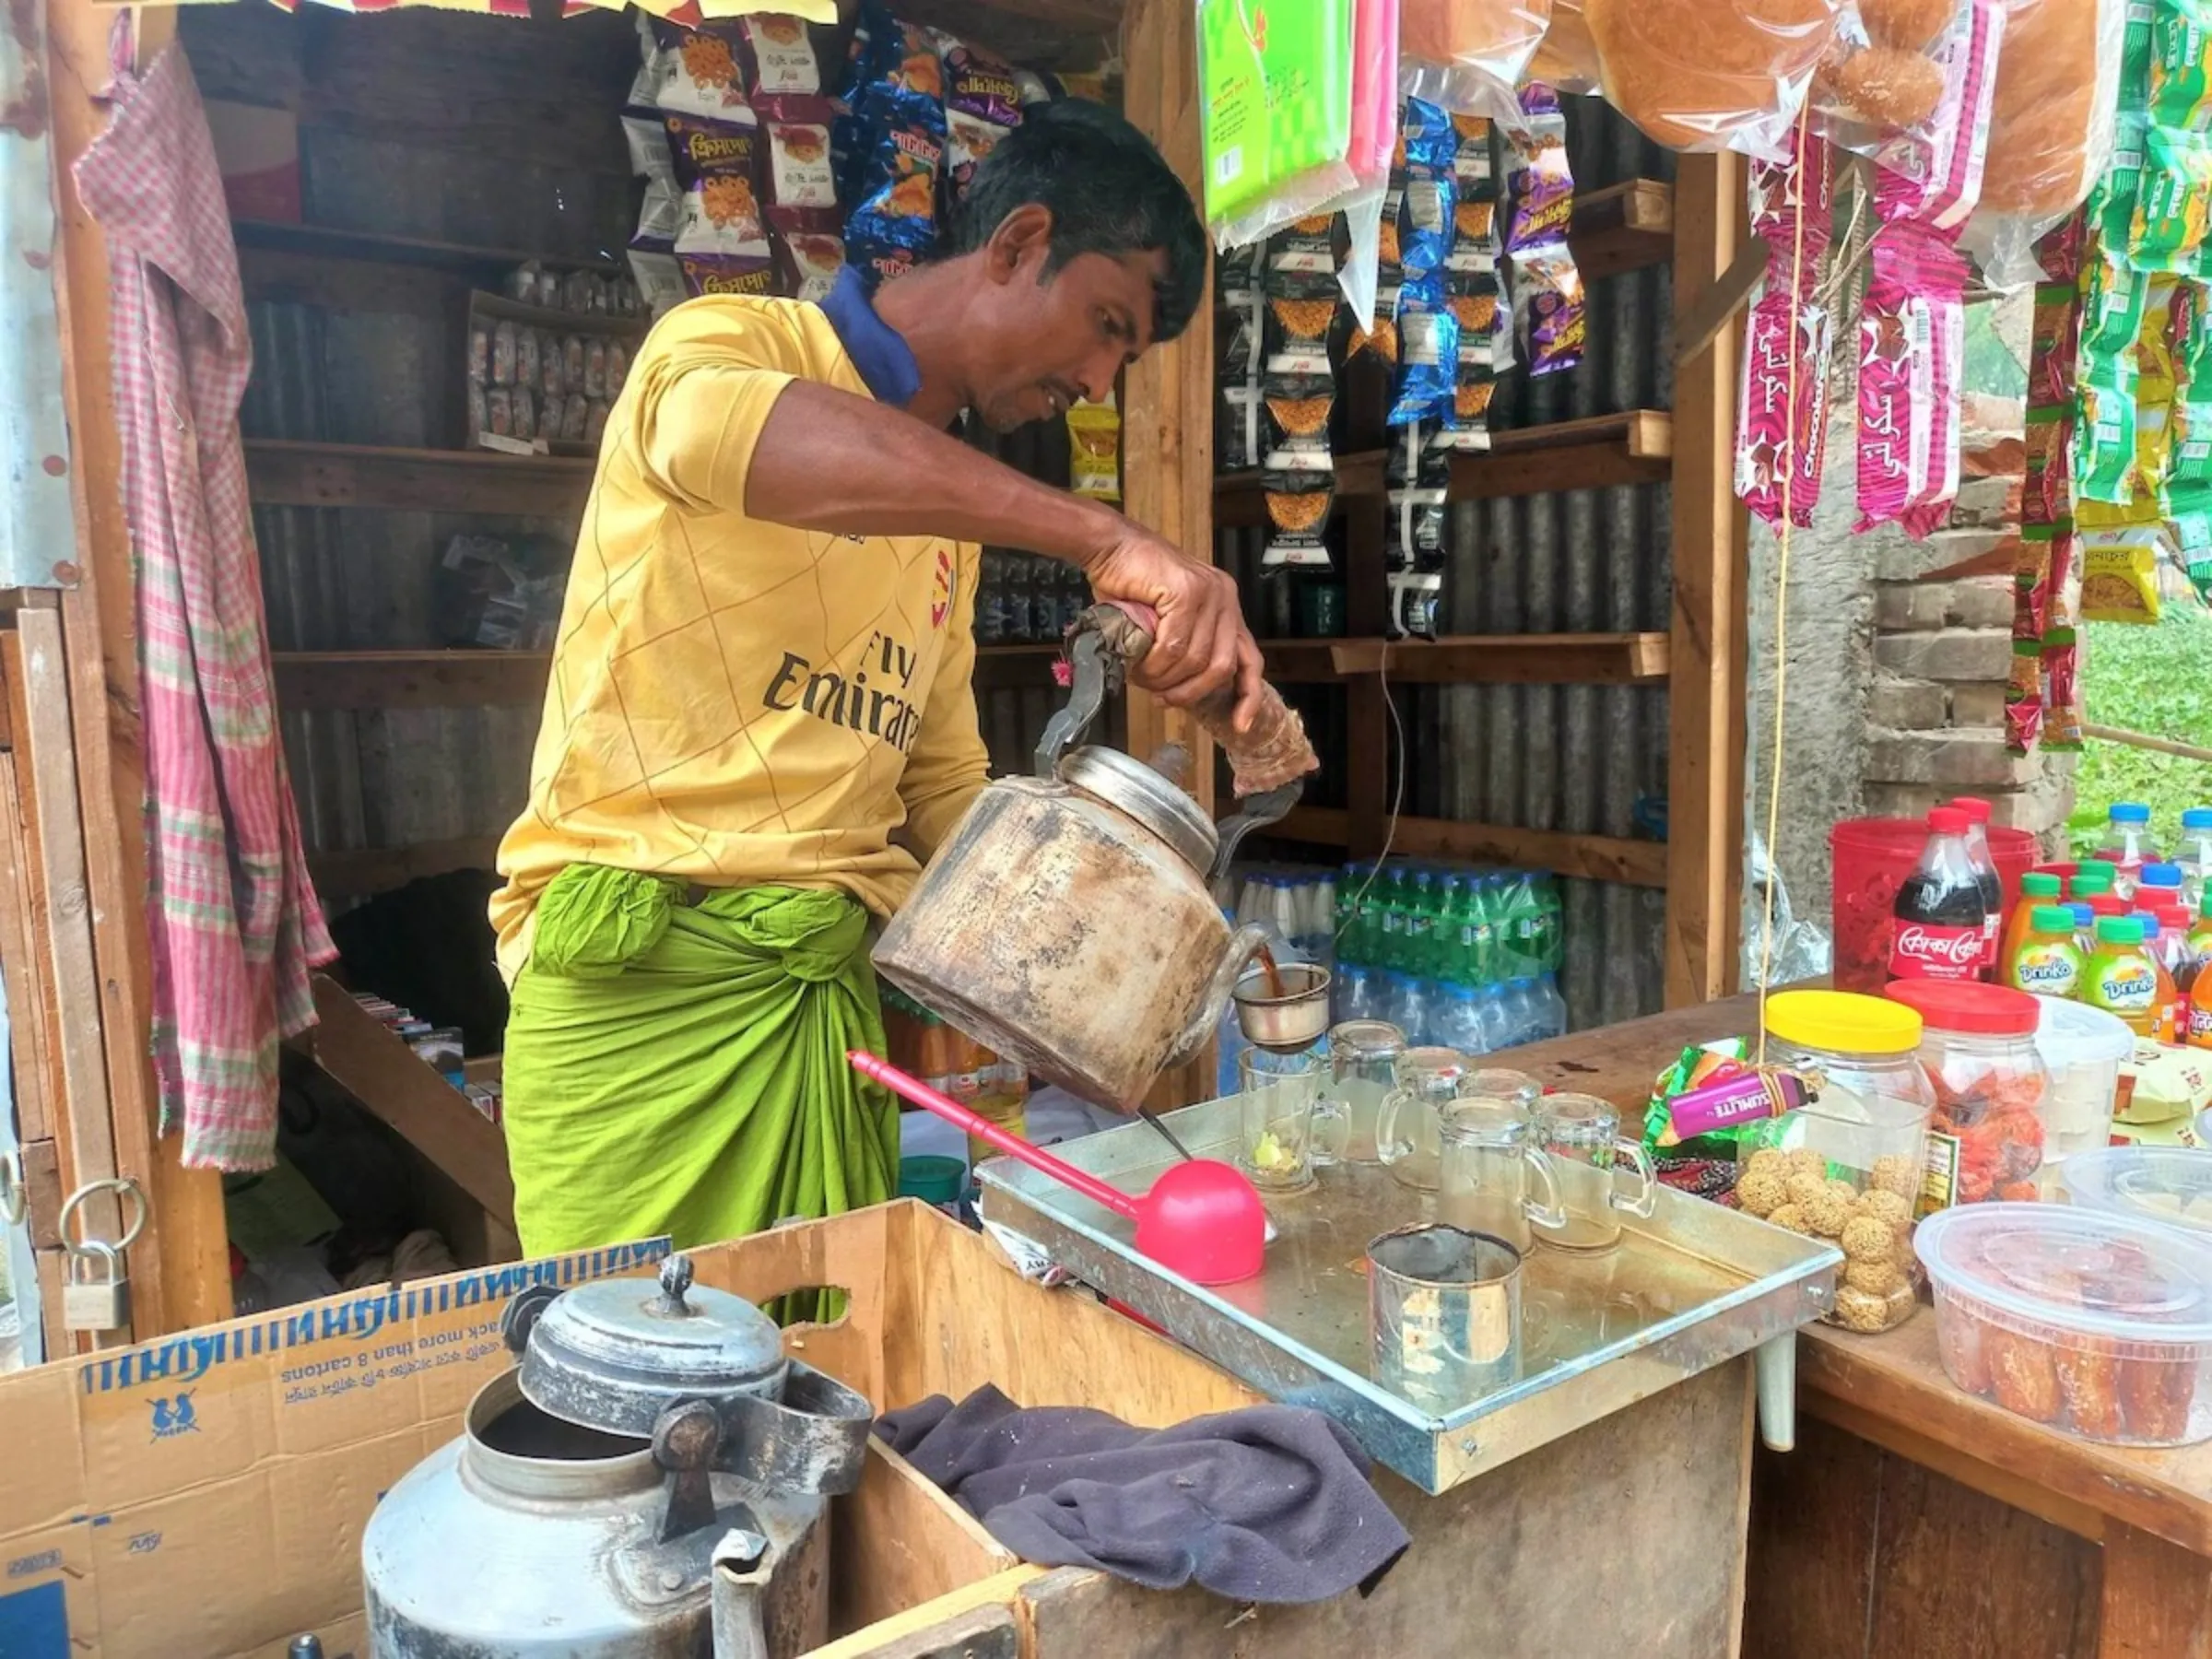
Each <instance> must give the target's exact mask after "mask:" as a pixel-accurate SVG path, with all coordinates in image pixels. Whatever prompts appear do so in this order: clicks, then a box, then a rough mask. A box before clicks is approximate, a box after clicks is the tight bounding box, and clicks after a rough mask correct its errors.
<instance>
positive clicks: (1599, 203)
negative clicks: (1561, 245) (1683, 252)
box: [1568, 179, 1675, 283]
mask: <svg viewBox="0 0 2212 1659" xmlns="http://www.w3.org/2000/svg"><path fill="white" fill-rule="evenodd" d="M1568 243H1569V245H1570V247H1571V249H1572V250H1573V253H1574V265H1575V269H1577V270H1578V271H1580V272H1581V273H1582V276H1583V281H1584V282H1585V283H1590V282H1603V281H1604V280H1605V279H1606V277H1618V276H1620V275H1622V274H1623V273H1625V272H1629V271H1641V270H1643V269H1646V268H1647V267H1649V266H1651V265H1664V264H1665V262H1666V261H1667V260H1668V259H1669V258H1670V257H1672V255H1673V253H1674V246H1675V192H1674V187H1673V186H1672V185H1671V184H1668V183H1666V182H1664V181H1662V180H1658V179H1630V180H1629V181H1627V182H1625V183H1620V184H1610V185H1607V186H1606V188H1604V189H1603V190H1593V191H1588V192H1583V191H1579V190H1578V191H1576V192H1575V195H1574V224H1573V227H1572V229H1570V230H1569V231H1568Z"/></svg>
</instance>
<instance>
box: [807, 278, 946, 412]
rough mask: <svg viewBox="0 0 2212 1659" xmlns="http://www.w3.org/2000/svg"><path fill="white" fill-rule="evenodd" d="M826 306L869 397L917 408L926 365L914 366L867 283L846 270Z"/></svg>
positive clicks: (824, 311) (901, 337)
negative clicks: (916, 401) (911, 405)
mask: <svg viewBox="0 0 2212 1659" xmlns="http://www.w3.org/2000/svg"><path fill="white" fill-rule="evenodd" d="M821 307H822V315H823V316H825V317H827V318H829V319H830V327H831V328H833V329H835V330H836V331H837V337H838V341H839V343H840V344H841V345H842V346H843V347H844V348H845V355H846V356H847V357H849V358H851V359H853V368H855V369H857V370H858V371H860V378H861V380H862V381H863V382H865V383H866V385H867V388H868V393H869V394H870V395H871V396H873V397H874V398H875V399H876V401H877V403H885V404H889V405H890V406H892V407H893V408H897V409H903V408H905V407H906V406H907V405H909V404H911V403H912V402H913V401H914V397H915V394H917V393H919V392H920V391H921V390H922V366H921V365H920V364H919V363H917V362H915V361H914V354H913V353H912V351H911V350H909V349H908V347H907V344H906V337H905V335H901V334H900V332H899V331H898V330H897V329H895V328H893V327H892V326H891V325H890V324H888V323H886V322H885V321H884V320H883V319H882V318H881V317H879V316H877V314H876V307H875V304H874V303H873V302H872V301H871V300H869V298H868V288H867V284H866V283H865V282H864V281H862V280H861V276H860V272H859V271H858V270H857V269H856V268H854V267H853V266H852V265H847V266H846V267H845V268H844V269H843V270H841V271H840V272H839V273H838V276H837V286H836V287H835V288H831V289H830V293H829V296H828V297H827V298H826V299H824V300H822V302H821Z"/></svg>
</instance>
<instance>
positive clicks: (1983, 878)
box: [1950, 795, 2005, 980]
mask: <svg viewBox="0 0 2212 1659" xmlns="http://www.w3.org/2000/svg"><path fill="white" fill-rule="evenodd" d="M1950 805H1951V808H1952V810H1954V811H1956V812H1963V813H1964V814H1966V855H1967V857H1968V858H1970V859H1971V860H1972V861H1973V865H1974V879H1975V880H1976V881H1977V882H1979V883H1980V884H1981V887H1982V903H1983V907H1984V908H1985V909H1986V910H1987V911H1988V912H1989V924H1988V926H1987V927H1986V928H1985V929H1984V935H1985V937H1984V941H1983V952H1982V977H1983V979H1985V980H1994V979H1995V978H1996V977H1997V947H1998V944H1999V942H2000V941H2001V940H2002V939H2003V937H2004V934H2005V878H2004V877H2001V876H1999V875H1998V874H1997V860H1996V855H1995V854H1994V853H1992V852H1991V851H1990V850H1989V814H1990V806H1989V803H1988V802H1987V801H1984V800H1982V799H1980V798H1979V797H1978V796H1975V795H1960V796H1959V798H1958V799H1957V800H1955V801H1953V802H1952V803H1951V804H1950Z"/></svg>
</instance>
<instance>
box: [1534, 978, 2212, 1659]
mask: <svg viewBox="0 0 2212 1659" xmlns="http://www.w3.org/2000/svg"><path fill="white" fill-rule="evenodd" d="M1756 1018H1757V1015H1756V1012H1755V999H1753V998H1750V997H1737V998H1735V999H1732V1000H1730V1001H1727V1002H1721V1003H1713V1004H1709V1005H1707V1006H1703V1007H1695V1008H1688V1009H1682V1010H1678V1011H1677V1012H1674V1013H1671V1014H1663V1015H1659V1016H1657V1017H1655V1018H1651V1019H1641V1020H1634V1021H1631V1022H1629V1023H1627V1024H1623V1025H1618V1026H1610V1027H1607V1028H1606V1029H1605V1030H1597V1031H1590V1032H1584V1033H1583V1034H1581V1035H1578V1036H1573V1037H1567V1038H1562V1039H1560V1040H1559V1041H1555V1042H1547V1043H1540V1044H1536V1045H1535V1046H1532V1047H1530V1048H1526V1049H1522V1050H1519V1051H1516V1052H1515V1053H1513V1054H1512V1056H1511V1057H1510V1059H1508V1060H1507V1063H1508V1064H1510V1065H1512V1066H1514V1067H1515V1068H1516V1069H1518V1070H1524V1071H1526V1072H1528V1073H1530V1074H1531V1075H1532V1076H1534V1077H1538V1078H1540V1079H1541V1080H1542V1081H1543V1082H1544V1083H1545V1084H1546V1085H1547V1086H1548V1087H1550V1088H1572V1089H1578V1090H1581V1091H1583V1092H1584V1093H1588V1094H1595V1095H1600V1096H1602V1097H1604V1098H1605V1099H1606V1100H1612V1101H1614V1102H1615V1103H1616V1104H1618V1106H1619V1107H1620V1108H1621V1109H1622V1117H1623V1127H1624V1129H1629V1130H1630V1133H1633V1128H1632V1127H1631V1125H1632V1124H1638V1123H1641V1114H1642V1111H1643V1106H1644V1101H1645V1100H1646V1098H1647V1097H1648V1096H1649V1094H1650V1091H1651V1086H1652V1080H1653V1077H1656V1076H1657V1074H1658V1073H1659V1072H1660V1071H1661V1070H1662V1069H1664V1068H1665V1066H1667V1065H1671V1064H1672V1063H1673V1061H1674V1059H1675V1057H1676V1056H1677V1054H1679V1053H1680V1052H1681V1051H1682V1049H1683V1048H1684V1047H1685V1046H1687V1045H1688V1044H1690V1043H1693V1042H1704V1041H1712V1039H1714V1038H1718V1037H1727V1036H1735V1035H1739V1034H1742V1033H1745V1032H1747V1031H1749V1030H1751V1029H1752V1027H1753V1024H1754V1022H1755V1020H1756ZM1797 1365H1798V1407H1799V1435H1798V1450H1797V1451H1796V1452H1795V1453H1791V1454H1787V1455H1775V1454H1770V1453H1761V1455H1760V1457H1759V1465H1758V1472H1757V1477H1756V1479H1755V1482H1754V1489H1753V1499H1752V1519H1751V1561H1750V1571H1749V1575H1748V1583H1747V1606H1746V1617H1745V1635H1744V1647H1743V1651H1744V1653H1746V1654H1747V1655H1749V1656H1751V1659H1766V1656H1768V1655H1772V1656H1773V1659H1873V1656H1875V1655H1882V1656H1884V1659H1903V1656H1906V1655H1926V1656H1927V1659H1951V1656H1952V1655H1965V1654H1986V1655H1989V1656H1990V1659H2028V1656H2029V1655H2036V1656H2038V1659H2041V1656H2043V1655H2052V1656H2054V1659H2091V1656H2094V1659H2122V1656H2124V1659H2168V1656H2170V1655H2171V1656H2173V1659H2184V1656H2185V1659H2212V1444H2206V1445H2201V1446H2194V1447H2191V1448H2188V1449H2186V1450H2183V1451H2180V1452H2129V1451H2123V1450H2120V1449H2117V1448H2113V1447H2106V1446H2095V1445H2090V1444H2088V1443H2087V1442H2085V1441H2077V1440H2075V1439H2073V1438H2072V1437H2071V1436H2068V1435H2064V1434H2060V1433H2057V1432H2055V1431H2053V1430H2049V1429H2045V1428H2042V1427H2041V1426H2040V1425H2038V1424H2035V1423H2031V1422H2029V1421H2027V1420H2026V1419H2025V1418H2018V1417H2015V1416H2014V1415H2013V1414H2012V1413H2010V1412H2008V1411H2006V1410H2003V1409H2002V1408H2000V1407H1999V1406H1994V1405H1993V1404H1991V1403H1989V1402H1987V1401H1984V1400H1981V1399H1977V1398H1975V1397H1974V1396H1972V1395H1971V1394H1964V1393H1961V1392H1960V1391H1959V1390H1958V1389H1956V1388H1954V1387H1952V1386H1951V1384H1950V1382H1949V1381H1948V1380H1947V1378H1946V1377H1945V1376H1944V1374H1943V1367H1942V1365H1941V1364H1940V1363H1939V1362H1938V1360H1937V1359H1936V1353H1935V1317H1934V1315H1933V1314H1932V1313H1931V1312H1922V1313H1920V1314H1919V1315H1917V1316H1916V1317H1914V1318H1913V1319H1912V1320H1910V1321H1908V1322H1907V1323H1906V1324H1903V1325H1901V1326H1900V1327H1899V1328H1898V1329H1896V1330H1894V1331H1891V1332H1888V1333H1887V1334H1885V1335H1879V1336H1859V1335H1852V1334H1850V1333H1849V1332H1845V1331H1840V1330H1835V1329H1832V1328H1830V1327H1829V1326H1826V1325H1815V1326H1811V1327H1808V1328H1807V1329H1806V1331H1805V1333H1804V1334H1803V1336H1802V1338H1801V1340H1800V1341H1799V1344H1798V1356H1797Z"/></svg>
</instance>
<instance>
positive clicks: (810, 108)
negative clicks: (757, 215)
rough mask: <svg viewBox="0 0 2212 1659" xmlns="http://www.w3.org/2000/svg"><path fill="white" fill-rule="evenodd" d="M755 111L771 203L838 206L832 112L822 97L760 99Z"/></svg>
mask: <svg viewBox="0 0 2212 1659" xmlns="http://www.w3.org/2000/svg"><path fill="white" fill-rule="evenodd" d="M755 113H756V114H757V115H758V116H759V121H760V128H761V133H762V135H763V137H764V138H765V139H766V144H765V150H766V159H767V166H766V167H765V169H763V171H762V177H763V179H764V181H765V182H766V184H767V186H768V200H769V205H770V206H771V207H820V208H826V209H830V210H832V211H834V210H835V208H836V206H837V170H836V169H835V168H834V167H833V166H832V165H831V164H830V124H831V123H832V122H833V121H834V120H835V119H836V112H835V111H834V110H833V109H832V108H831V107H830V100H828V99H826V98H806V97H799V96H795V95H794V96H791V97H771V98H763V99H760V100H759V101H758V104H757V106H756V109H755Z"/></svg>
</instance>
